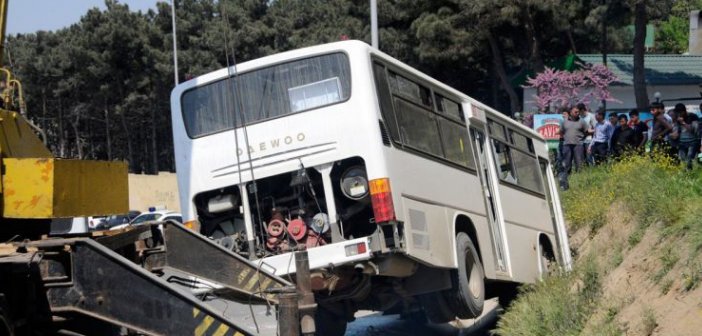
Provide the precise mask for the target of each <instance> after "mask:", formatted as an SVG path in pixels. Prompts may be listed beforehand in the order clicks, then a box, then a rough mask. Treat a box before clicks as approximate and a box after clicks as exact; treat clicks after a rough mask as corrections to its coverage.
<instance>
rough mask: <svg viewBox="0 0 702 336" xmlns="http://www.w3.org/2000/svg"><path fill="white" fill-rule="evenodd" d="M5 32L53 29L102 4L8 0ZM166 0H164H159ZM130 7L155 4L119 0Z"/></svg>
mask: <svg viewBox="0 0 702 336" xmlns="http://www.w3.org/2000/svg"><path fill="white" fill-rule="evenodd" d="M8 1H9V3H8V5H7V6H8V11H7V14H8V15H7V33H8V34H17V33H33V32H36V31H37V30H56V29H61V28H63V27H67V26H70V25H71V24H73V23H76V22H78V20H80V17H81V16H83V15H84V14H85V13H86V12H87V11H88V9H90V8H93V7H99V8H102V9H104V8H105V1H104V0H8ZM160 1H167V0H160ZM119 2H120V3H124V4H127V5H129V9H130V10H132V11H138V10H142V11H146V10H148V9H149V8H156V2H158V0H119Z"/></svg>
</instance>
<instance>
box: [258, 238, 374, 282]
mask: <svg viewBox="0 0 702 336" xmlns="http://www.w3.org/2000/svg"><path fill="white" fill-rule="evenodd" d="M307 254H308V256H309V262H310V270H314V269H319V268H324V267H329V266H341V265H346V264H349V263H354V262H358V261H364V260H368V259H370V258H371V255H372V253H371V248H370V239H369V238H368V237H362V238H356V239H351V240H346V241H343V242H339V243H333V244H327V245H323V246H318V247H314V248H310V249H308V250H307ZM254 263H255V264H258V265H260V267H261V269H263V270H265V271H267V272H271V273H273V274H275V275H278V276H281V275H287V274H292V273H295V254H294V253H293V252H288V253H283V254H279V255H275V256H272V257H267V258H263V259H259V260H256V261H254Z"/></svg>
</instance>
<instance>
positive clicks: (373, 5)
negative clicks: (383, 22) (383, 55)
mask: <svg viewBox="0 0 702 336" xmlns="http://www.w3.org/2000/svg"><path fill="white" fill-rule="evenodd" d="M370 15H371V45H372V46H373V48H376V49H378V1H377V0H370Z"/></svg>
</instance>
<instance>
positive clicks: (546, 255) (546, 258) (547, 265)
mask: <svg viewBox="0 0 702 336" xmlns="http://www.w3.org/2000/svg"><path fill="white" fill-rule="evenodd" d="M539 250H540V253H539V254H540V255H539V279H540V280H543V279H545V278H547V277H548V276H549V273H551V270H552V269H553V267H554V265H555V264H556V258H554V257H553V255H551V253H550V252H549V250H548V249H546V246H544V244H539Z"/></svg>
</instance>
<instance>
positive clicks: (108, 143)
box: [105, 101, 112, 161]
mask: <svg viewBox="0 0 702 336" xmlns="http://www.w3.org/2000/svg"><path fill="white" fill-rule="evenodd" d="M105 150H106V151H107V161H112V138H111V137H110V111H109V110H108V108H107V101H106V102H105Z"/></svg>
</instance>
